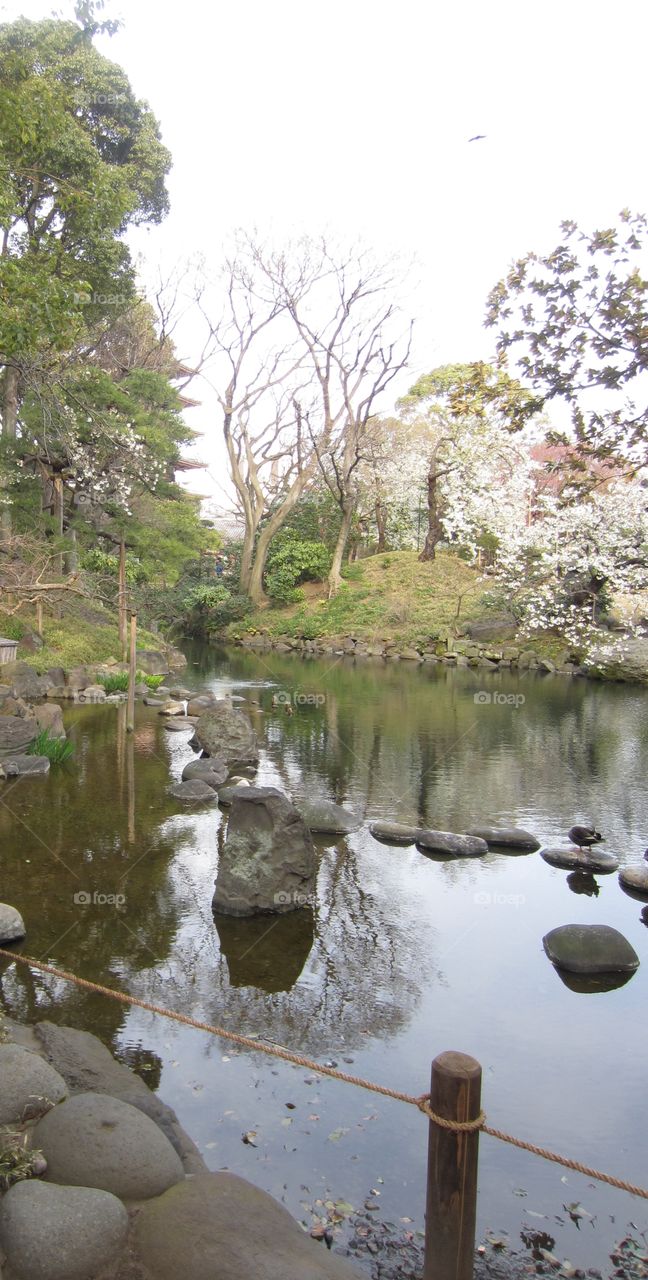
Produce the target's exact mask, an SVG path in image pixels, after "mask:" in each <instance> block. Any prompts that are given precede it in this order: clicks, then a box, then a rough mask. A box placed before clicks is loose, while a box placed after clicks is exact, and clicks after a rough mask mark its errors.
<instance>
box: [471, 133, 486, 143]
mask: <svg viewBox="0 0 648 1280" xmlns="http://www.w3.org/2000/svg"><path fill="white" fill-rule="evenodd" d="M485 137H486V134H485V133H475V134H473V136H472V138H469V139H468V141H469V142H482V141H483V139H484V138H485Z"/></svg>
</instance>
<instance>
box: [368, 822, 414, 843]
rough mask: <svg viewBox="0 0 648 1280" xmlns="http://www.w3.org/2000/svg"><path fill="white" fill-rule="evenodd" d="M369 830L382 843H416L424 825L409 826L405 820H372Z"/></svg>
mask: <svg viewBox="0 0 648 1280" xmlns="http://www.w3.org/2000/svg"><path fill="white" fill-rule="evenodd" d="M369 830H370V832H371V834H372V836H373V838H374V840H380V842H381V843H382V844H415V843H416V841H417V840H418V838H419V836H422V835H423V828H422V827H408V826H407V824H406V823H404V822H383V821H378V822H372V823H371V825H370V827H369Z"/></svg>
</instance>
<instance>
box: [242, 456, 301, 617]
mask: <svg viewBox="0 0 648 1280" xmlns="http://www.w3.org/2000/svg"><path fill="white" fill-rule="evenodd" d="M312 470H313V468H310V469H309V470H307V471H305V472H304V473H303V474H302V476H301V477H300V481H299V483H297V482H295V484H294V486H293V488H292V489H291V491H290V493H289V494H288V496H287V498H286V499H285V500H284V502H283V503H282V505H281V506H280V507H278V508H277V510H276V511H275V512H274V513H273V515H271V517H270V519H269V520H268V523H267V524H266V525H264V527H263V529H262V530H261V533H260V534H259V537H258V538H257V544H256V547H255V549H254V560H253V562H252V567H251V569H250V582H249V586H248V595H249V597H250V599H251V600H252V603H253V604H255V605H257V607H258V606H259V605H262V604H265V603H266V601H267V599H268V597H267V596H266V593H265V591H264V590H263V574H264V570H265V566H266V560H267V558H268V551H269V550H270V543H271V542H272V539H273V538H274V536H275V534H277V533H278V532H279V530H280V529H281V528H282V527H283V525H284V524H285V523H286V520H287V519H288V516H289V515H290V513H291V511H292V510H293V508H294V507H296V505H297V503H298V502H299V499H300V498H301V495H302V493H303V491H304V489H305V488H306V484H307V482H308V481H309V480H310V477H311V474H312Z"/></svg>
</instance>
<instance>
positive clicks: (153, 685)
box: [142, 675, 165, 692]
mask: <svg viewBox="0 0 648 1280" xmlns="http://www.w3.org/2000/svg"><path fill="white" fill-rule="evenodd" d="M142 678H143V680H144V684H145V685H147V686H148V688H149V689H152V690H153V692H155V690H156V689H159V687H160V685H161V684H164V681H165V676H147V675H144V676H143V677H142Z"/></svg>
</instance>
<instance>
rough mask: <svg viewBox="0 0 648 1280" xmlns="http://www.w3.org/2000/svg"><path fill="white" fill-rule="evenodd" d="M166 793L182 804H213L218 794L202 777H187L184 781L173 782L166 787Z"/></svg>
mask: <svg viewBox="0 0 648 1280" xmlns="http://www.w3.org/2000/svg"><path fill="white" fill-rule="evenodd" d="M167 795H170V796H173V798H174V800H182V802H183V804H215V803H216V801H217V799H218V794H217V792H216V791H215V790H214V788H213V787H210V786H209V783H207V782H205V780H204V778H188V779H187V780H186V781H185V782H173V783H172V784H171V786H170V787H167Z"/></svg>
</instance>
